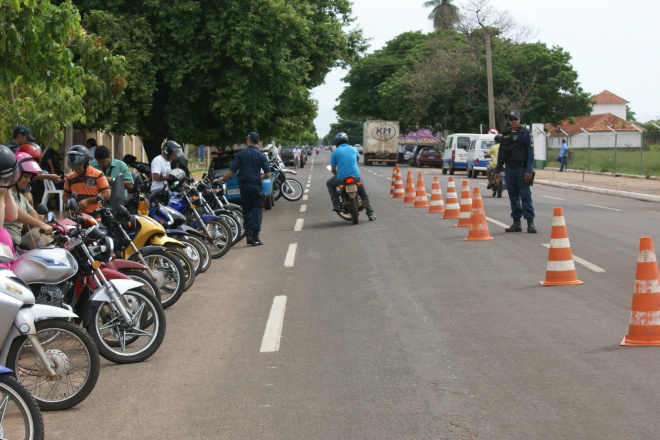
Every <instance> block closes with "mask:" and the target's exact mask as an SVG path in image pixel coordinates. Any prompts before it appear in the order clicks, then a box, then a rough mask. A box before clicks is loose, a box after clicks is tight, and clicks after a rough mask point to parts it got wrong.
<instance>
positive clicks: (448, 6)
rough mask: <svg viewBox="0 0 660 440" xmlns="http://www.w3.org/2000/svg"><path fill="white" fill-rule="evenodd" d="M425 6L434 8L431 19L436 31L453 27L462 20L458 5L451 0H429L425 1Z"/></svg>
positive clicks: (430, 15)
mask: <svg viewBox="0 0 660 440" xmlns="http://www.w3.org/2000/svg"><path fill="white" fill-rule="evenodd" d="M424 7H425V8H433V9H432V10H431V13H430V14H429V20H431V21H433V29H435V30H436V31H437V30H443V31H445V30H448V29H453V27H454V25H455V24H456V23H458V22H459V20H460V16H459V12H458V7H456V6H455V5H453V4H452V3H451V0H429V1H427V2H425V3H424Z"/></svg>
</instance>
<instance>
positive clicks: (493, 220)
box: [486, 217, 509, 228]
mask: <svg viewBox="0 0 660 440" xmlns="http://www.w3.org/2000/svg"><path fill="white" fill-rule="evenodd" d="M486 220H488V221H489V222H491V223H495V224H496V225H497V226H501V227H503V228H508V227H509V225H505V224H504V223H502V222H498V221H497V220H495V219H492V218H490V217H486Z"/></svg>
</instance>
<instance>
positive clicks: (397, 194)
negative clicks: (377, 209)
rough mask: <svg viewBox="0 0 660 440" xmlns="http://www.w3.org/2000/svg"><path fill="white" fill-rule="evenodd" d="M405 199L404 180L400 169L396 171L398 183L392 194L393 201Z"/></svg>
mask: <svg viewBox="0 0 660 440" xmlns="http://www.w3.org/2000/svg"><path fill="white" fill-rule="evenodd" d="M404 197H405V193H404V191H403V180H402V179H401V171H400V170H399V168H397V169H396V183H395V184H394V193H393V194H392V198H393V199H402V198H404Z"/></svg>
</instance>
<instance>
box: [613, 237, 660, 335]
mask: <svg viewBox="0 0 660 440" xmlns="http://www.w3.org/2000/svg"><path fill="white" fill-rule="evenodd" d="M621 345H636V346H649V345H660V274H658V262H657V261H656V259H655V252H654V251H653V241H652V240H651V237H642V238H641V240H640V242H639V256H638V257H637V273H636V274H635V290H634V292H633V299H632V307H631V310H630V325H629V326H628V334H627V335H626V336H625V337H624V338H623V341H621Z"/></svg>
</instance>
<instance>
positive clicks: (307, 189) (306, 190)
mask: <svg viewBox="0 0 660 440" xmlns="http://www.w3.org/2000/svg"><path fill="white" fill-rule="evenodd" d="M307 186H309V185H307ZM305 192H306V193H309V188H305Z"/></svg>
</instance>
